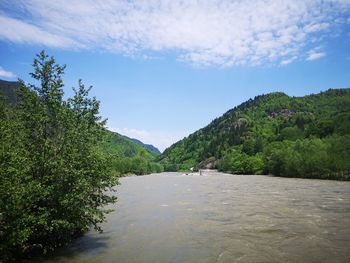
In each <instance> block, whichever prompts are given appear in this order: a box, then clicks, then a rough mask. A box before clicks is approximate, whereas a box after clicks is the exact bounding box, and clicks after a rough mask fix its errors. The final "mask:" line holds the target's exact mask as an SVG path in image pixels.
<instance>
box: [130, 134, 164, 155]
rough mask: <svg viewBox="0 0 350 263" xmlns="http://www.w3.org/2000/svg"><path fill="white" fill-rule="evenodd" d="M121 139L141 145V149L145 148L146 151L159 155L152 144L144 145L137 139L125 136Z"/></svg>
mask: <svg viewBox="0 0 350 263" xmlns="http://www.w3.org/2000/svg"><path fill="white" fill-rule="evenodd" d="M123 137H124V138H126V139H128V140H130V141H132V142H134V143H136V144H138V145H141V146H142V147H145V148H146V149H148V150H150V151H151V152H154V153H155V154H157V155H158V154H160V151H159V149H158V148H157V147H155V146H153V145H152V144H146V143H143V142H141V141H140V140H138V139H135V138H130V137H128V136H125V135H123Z"/></svg>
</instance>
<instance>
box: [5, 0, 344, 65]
mask: <svg viewBox="0 0 350 263" xmlns="http://www.w3.org/2000/svg"><path fill="white" fill-rule="evenodd" d="M1 9H3V10H10V11H7V12H6V14H5V13H4V12H2V15H1ZM349 10H350V2H349V1H344V0H328V1H324V0H256V1H245V0H237V1H229V0H206V1H205V0H188V1H176V0H147V1H146V0H145V1H133V0H120V1H113V0H75V1H67V0H57V1H46V0H28V1H15V2H13V1H5V2H3V3H2V4H1V3H0V24H1V25H2V26H1V27H0V38H2V39H6V40H9V41H13V42H19V43H22V42H27V43H33V44H43V45H46V46H50V47H61V48H88V49H104V50H108V51H111V52H117V53H122V54H125V55H132V56H135V55H136V56H139V57H141V58H142V56H143V55H144V53H146V52H148V51H152V52H169V51H174V52H176V54H178V59H179V60H181V61H187V62H189V63H191V64H195V65H200V66H203V65H204V66H210V65H218V66H233V65H259V64H262V63H278V64H288V63H287V62H289V61H291V60H293V59H292V58H293V57H295V56H298V57H303V56H302V55H303V54H305V47H306V46H307V45H308V44H313V43H314V42H315V41H316V42H317V41H324V40H323V39H324V37H323V38H322V37H320V35H322V34H323V35H325V34H327V32H328V31H330V29H331V28H332V27H333V26H336V24H337V25H338V26H339V23H335V22H334V21H335V19H336V18H337V17H339V16H340V15H341V14H344V13H345V12H348V11H349ZM16 17H17V18H16ZM18 17H20V19H21V20H19V18H18ZM343 24H346V21H344V22H343Z"/></svg>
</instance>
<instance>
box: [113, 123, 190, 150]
mask: <svg viewBox="0 0 350 263" xmlns="http://www.w3.org/2000/svg"><path fill="white" fill-rule="evenodd" d="M108 129H109V130H110V131H113V132H117V133H119V134H122V135H126V136H128V137H130V138H135V139H138V140H140V141H142V142H143V143H146V144H152V145H153V146H156V147H157V148H158V149H159V150H160V151H164V150H165V149H166V148H167V147H169V146H171V145H172V144H173V143H175V142H177V141H179V140H181V139H182V138H184V137H185V136H186V135H188V133H185V132H164V131H158V132H150V131H146V130H138V129H132V128H113V127H108Z"/></svg>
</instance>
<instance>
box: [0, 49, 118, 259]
mask: <svg viewBox="0 0 350 263" xmlns="http://www.w3.org/2000/svg"><path fill="white" fill-rule="evenodd" d="M33 67H34V72H33V73H31V76H32V77H33V78H34V80H36V81H37V83H38V84H37V85H33V84H28V85H26V84H25V83H24V82H23V81H22V82H21V88H20V91H19V94H18V97H19V103H18V105H17V106H16V108H14V109H12V108H11V107H9V106H5V107H3V106H1V107H0V108H1V110H2V111H3V113H4V114H3V115H2V116H1V118H2V119H1V121H2V125H1V129H0V133H2V134H1V135H2V137H4V138H5V140H3V141H2V142H1V146H2V147H1V151H0V166H1V171H0V173H1V174H0V176H1V179H0V180H1V182H0V183H1V188H0V190H1V191H0V194H1V203H0V209H1V218H0V231H1V236H6V240H1V244H0V249H1V250H0V252H1V254H2V255H4V257H5V259H6V258H7V259H9V258H11V257H12V256H14V255H16V256H18V255H21V254H24V253H28V252H33V251H34V250H39V251H40V252H44V253H45V252H46V251H48V250H53V249H54V248H56V247H58V246H60V245H63V244H66V243H68V242H69V241H70V240H71V239H72V238H73V237H74V236H76V235H77V234H81V233H83V232H84V231H86V230H88V229H89V227H90V226H91V225H93V226H94V227H95V229H97V230H101V229H100V227H99V223H101V222H102V221H103V220H104V216H105V214H106V213H107V212H109V210H105V209H104V208H103V206H104V205H106V204H109V203H112V202H115V200H116V198H115V197H114V196H112V195H107V194H106V190H110V189H111V187H113V186H114V185H116V184H117V179H116V177H113V176H112V174H111V169H110V167H111V165H110V164H109V163H110V160H109V158H108V156H107V155H106V154H105V152H104V151H102V143H103V140H104V137H105V134H106V131H105V128H104V125H105V121H103V120H101V117H100V115H99V101H97V100H96V99H95V98H89V97H88V93H89V90H90V89H91V87H90V88H88V89H86V88H85V86H84V85H83V83H82V82H81V81H79V88H78V89H74V92H75V95H74V97H73V98H71V99H68V100H67V101H65V100H63V87H64V83H63V80H62V75H63V74H64V69H65V66H60V65H58V64H57V63H56V62H55V59H54V58H53V57H49V56H48V55H47V54H46V53H45V52H44V51H42V52H41V53H40V54H38V55H37V57H36V58H35V59H34V63H33ZM3 123H4V125H3ZM4 200H6V202H5V201H4Z"/></svg>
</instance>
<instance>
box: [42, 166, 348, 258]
mask: <svg viewBox="0 0 350 263" xmlns="http://www.w3.org/2000/svg"><path fill="white" fill-rule="evenodd" d="M121 183H122V184H121V185H120V186H118V187H117V190H118V192H117V195H118V198H119V199H118V202H117V204H116V205H115V207H116V210H115V212H113V213H111V214H109V215H108V216H107V222H106V223H105V224H104V225H103V229H104V233H103V234H98V233H96V232H94V231H91V232H89V233H88V234H87V235H85V236H84V237H82V238H79V239H77V240H76V241H75V242H74V243H73V244H72V245H71V246H70V247H68V248H64V249H61V250H59V251H57V253H56V254H55V255H53V256H52V257H51V258H49V259H46V260H44V262H84V263H88V262H123V263H125V262H150V263H151V262H152V263H153V262H350V249H349V248H350V182H336V181H321V180H307V179H289V178H276V177H268V176H240V175H227V174H220V173H214V172H211V173H205V174H204V176H198V175H192V176H183V175H182V174H180V173H163V174H157V175H149V176H141V177H126V178H122V179H121Z"/></svg>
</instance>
